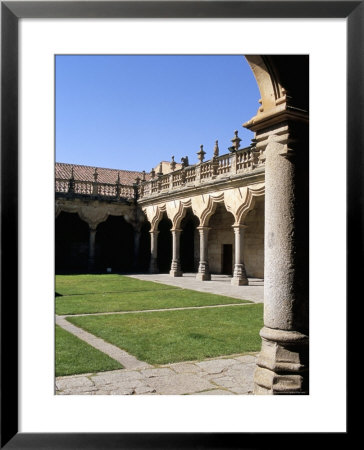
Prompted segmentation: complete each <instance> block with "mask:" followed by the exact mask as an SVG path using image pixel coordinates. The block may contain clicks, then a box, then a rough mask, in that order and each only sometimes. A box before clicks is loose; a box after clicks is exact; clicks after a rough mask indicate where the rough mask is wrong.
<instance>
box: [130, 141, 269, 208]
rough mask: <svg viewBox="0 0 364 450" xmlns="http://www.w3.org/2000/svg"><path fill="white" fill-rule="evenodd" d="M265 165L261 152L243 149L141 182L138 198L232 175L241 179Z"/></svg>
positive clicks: (248, 148)
mask: <svg viewBox="0 0 364 450" xmlns="http://www.w3.org/2000/svg"><path fill="white" fill-rule="evenodd" d="M264 163H265V158H264V156H263V151H262V150H255V148H254V147H251V146H250V147H246V148H242V149H239V150H237V151H234V152H231V153H228V154H225V155H221V156H214V157H213V158H212V159H210V160H209V161H204V162H200V163H198V164H194V165H190V166H187V167H184V168H182V169H179V170H175V171H173V172H170V173H167V174H163V175H155V176H154V177H153V178H152V179H151V180H149V181H142V182H140V183H139V184H138V198H139V199H145V198H148V197H154V196H156V195H158V194H159V193H166V192H171V191H173V190H176V189H181V188H183V187H192V186H197V185H200V184H202V183H206V182H210V181H213V180H218V179H223V178H226V177H233V176H234V175H244V174H246V173H250V172H252V171H253V170H255V169H257V168H260V167H264Z"/></svg>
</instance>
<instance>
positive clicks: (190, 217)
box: [180, 208, 199, 272]
mask: <svg viewBox="0 0 364 450" xmlns="http://www.w3.org/2000/svg"><path fill="white" fill-rule="evenodd" d="M198 224H199V220H198V218H197V217H196V216H195V215H194V214H193V212H192V209H191V208H188V209H187V212H186V216H185V217H184V218H183V219H182V222H181V228H182V230H183V231H182V233H181V238H180V239H181V241H180V257H181V270H182V272H196V271H197V268H196V267H195V233H196V227H197V226H198Z"/></svg>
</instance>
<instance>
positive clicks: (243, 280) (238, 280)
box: [231, 277, 249, 286]
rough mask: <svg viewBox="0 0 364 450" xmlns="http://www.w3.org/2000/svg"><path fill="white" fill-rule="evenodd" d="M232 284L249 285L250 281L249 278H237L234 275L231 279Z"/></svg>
mask: <svg viewBox="0 0 364 450" xmlns="http://www.w3.org/2000/svg"><path fill="white" fill-rule="evenodd" d="M231 284H232V285H233V286H247V285H248V284H249V282H248V279H247V278H236V277H233V278H232V279H231Z"/></svg>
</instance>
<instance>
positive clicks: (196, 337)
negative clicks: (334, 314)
mask: <svg viewBox="0 0 364 450" xmlns="http://www.w3.org/2000/svg"><path fill="white" fill-rule="evenodd" d="M199 294H200V293H199ZM67 320H69V321H70V322H71V323H73V324H74V325H76V326H79V327H81V328H83V329H85V330H87V331H89V332H90V333H92V334H94V335H96V336H98V337H101V338H102V339H104V340H105V341H107V342H110V343H111V344H114V345H116V346H117V347H119V348H122V349H124V350H126V351H127V352H129V353H131V354H132V355H134V356H136V357H137V358H138V359H140V360H142V361H146V362H148V363H151V364H167V363H171V362H178V361H189V360H203V359H205V358H208V357H215V356H221V355H230V354H234V353H244V352H254V351H259V350H260V345H261V339H260V336H259V330H260V329H261V328H262V326H263V305H262V304H251V305H245V306H243V305H242V306H230V307H229V306H226V307H221V308H211V309H201V310H185V311H163V312H153V313H138V314H132V313H131V314H125V315H120V314H119V315H117V314H112V315H105V316H84V317H69V318H68V319H67ZM104 370H106V369H104Z"/></svg>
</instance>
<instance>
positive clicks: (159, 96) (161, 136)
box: [56, 55, 260, 172]
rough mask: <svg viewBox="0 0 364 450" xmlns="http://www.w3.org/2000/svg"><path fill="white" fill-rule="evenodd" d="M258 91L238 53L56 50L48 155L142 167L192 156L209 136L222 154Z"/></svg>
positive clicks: (208, 144) (209, 148) (251, 111)
mask: <svg viewBox="0 0 364 450" xmlns="http://www.w3.org/2000/svg"><path fill="white" fill-rule="evenodd" d="M259 98H260V95H259V90H258V87H257V84H256V81H255V79H254V76H253V73H252V71H251V69H250V67H249V66H248V64H247V62H246V60H245V58H244V57H243V56H238V55H233V56H230V55H221V56H219V55H211V56H200V55H198V56H192V55H191V56H188V55H186V56H184V55H183V56H179V55H178V56H177V55H171V56H169V55H145V56H139V55H131V56H124V55H99V56H98V55H57V56H56V161H57V162H67V163H71V164H85V165H91V166H99V167H107V168H116V169H125V170H140V171H141V170H146V171H147V172H148V171H150V170H151V168H152V167H155V166H156V165H157V164H158V163H159V162H160V161H170V160H171V156H172V155H174V156H175V161H176V162H180V160H181V157H182V156H186V155H187V156H188V157H189V162H190V164H194V163H196V162H197V155H196V153H197V152H198V151H199V148H200V145H201V144H203V145H204V150H205V151H206V152H207V153H206V156H205V158H206V159H210V158H211V156H212V152H213V148H214V144H215V140H216V139H218V140H219V147H220V154H223V153H227V152H228V150H227V148H228V147H229V146H230V145H231V143H230V139H232V138H233V136H234V130H236V129H237V130H239V136H240V137H241V138H242V139H243V140H242V142H241V146H247V145H249V144H250V140H251V138H252V137H253V134H252V133H251V132H250V131H248V130H245V129H244V128H243V127H242V123H243V122H245V121H247V120H249V119H250V118H251V117H253V116H254V115H255V114H256V112H257V110H258V107H259V104H258V99H259Z"/></svg>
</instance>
